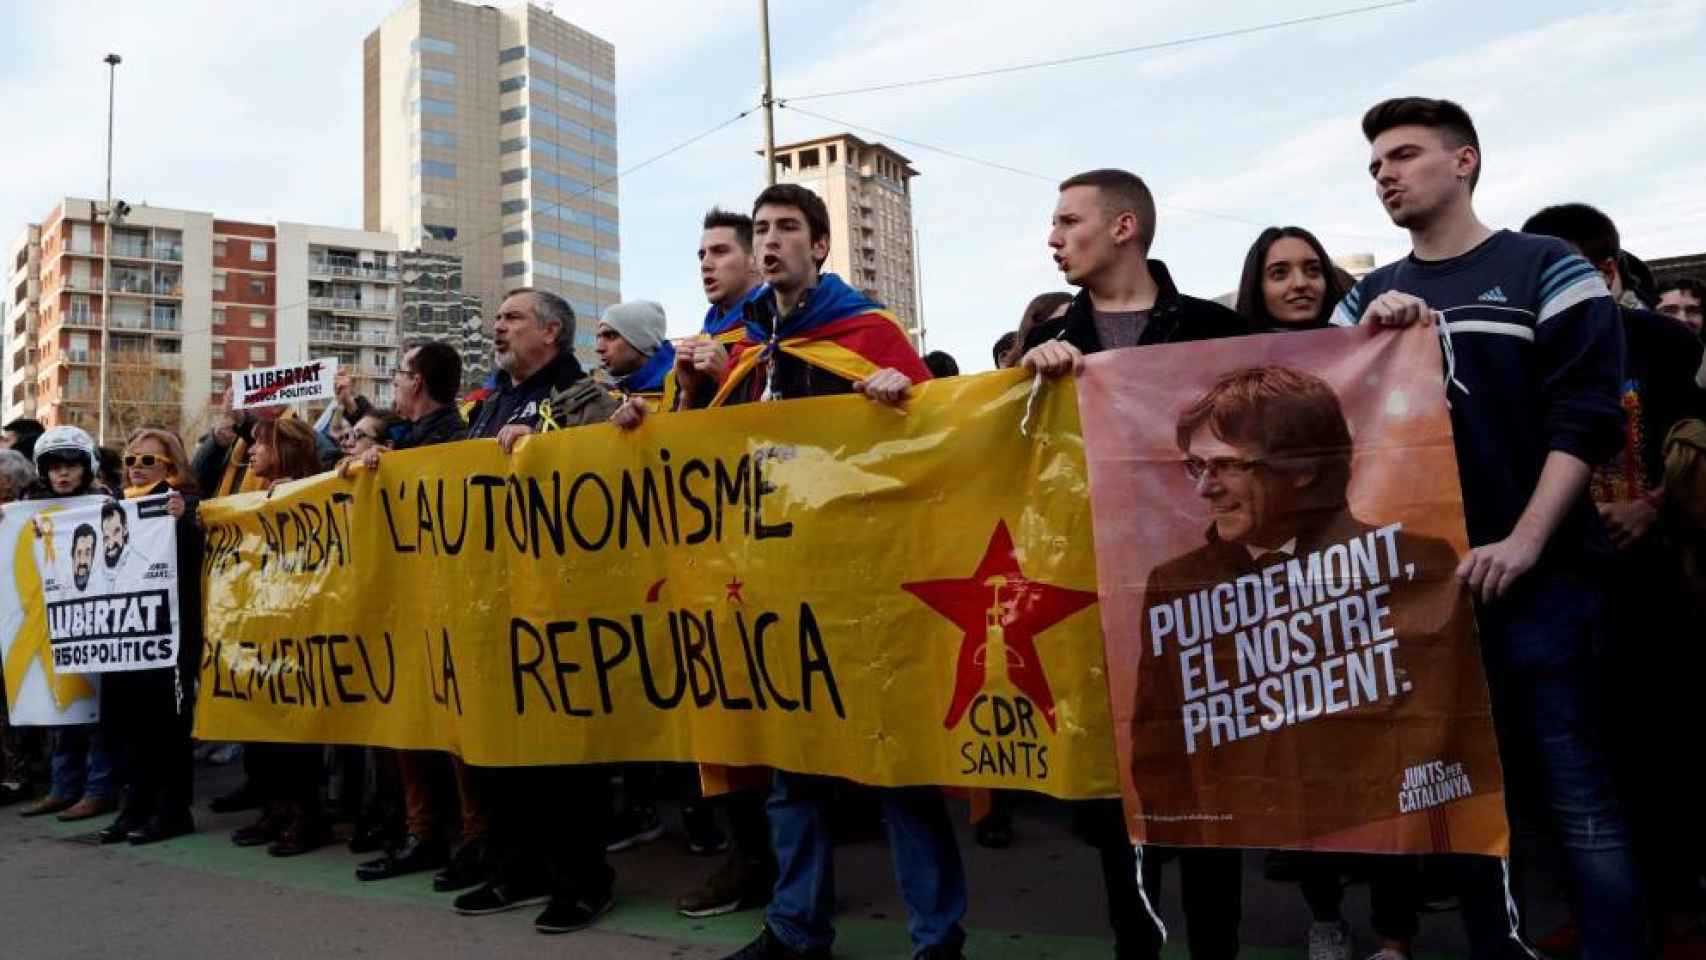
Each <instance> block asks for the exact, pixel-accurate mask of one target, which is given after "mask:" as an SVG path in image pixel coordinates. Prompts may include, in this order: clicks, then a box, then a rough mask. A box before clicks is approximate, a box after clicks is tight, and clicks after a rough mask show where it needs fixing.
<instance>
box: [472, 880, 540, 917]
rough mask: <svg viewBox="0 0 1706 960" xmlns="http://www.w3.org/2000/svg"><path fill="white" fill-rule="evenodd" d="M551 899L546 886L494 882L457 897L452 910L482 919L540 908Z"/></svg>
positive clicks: (488, 882)
mask: <svg viewBox="0 0 1706 960" xmlns="http://www.w3.org/2000/svg"><path fill="white" fill-rule="evenodd" d="M550 899H551V894H550V893H549V892H547V891H546V889H545V886H544V884H539V885H537V886H523V885H515V884H509V883H501V882H498V881H495V880H493V881H487V882H486V883H483V884H481V885H480V886H479V888H478V889H475V890H470V891H468V892H467V893H464V894H463V895H462V896H460V897H457V898H456V902H455V903H453V904H451V908H452V909H454V910H455V911H456V912H457V913H460V914H462V915H463V916H465V917H482V916H485V915H486V914H488V913H503V912H504V911H506V910H516V909H519V908H521V907H533V906H538V905H539V904H541V903H545V902H546V901H548V900H550Z"/></svg>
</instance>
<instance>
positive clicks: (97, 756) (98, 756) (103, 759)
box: [51, 725, 115, 800]
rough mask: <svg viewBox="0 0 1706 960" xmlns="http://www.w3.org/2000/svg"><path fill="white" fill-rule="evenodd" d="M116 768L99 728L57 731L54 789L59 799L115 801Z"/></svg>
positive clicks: (59, 729)
mask: <svg viewBox="0 0 1706 960" xmlns="http://www.w3.org/2000/svg"><path fill="white" fill-rule="evenodd" d="M112 773H113V769H112V764H111V763H109V762H108V760H107V744H106V737H104V736H102V735H101V732H100V730H99V728H97V727H95V726H93V725H88V726H76V727H56V728H54V731H53V789H52V791H51V792H52V794H53V795H54V796H56V797H65V798H66V799H69V800H77V799H79V798H81V797H85V796H87V797H94V798H96V799H99V800H110V799H112V797H113V792H114V786H115V785H114V784H113V782H112Z"/></svg>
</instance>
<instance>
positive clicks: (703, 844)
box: [681, 802, 729, 857]
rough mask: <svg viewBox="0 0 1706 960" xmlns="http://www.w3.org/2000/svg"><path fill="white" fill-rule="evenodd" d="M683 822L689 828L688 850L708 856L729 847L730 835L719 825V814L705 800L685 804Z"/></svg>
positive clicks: (697, 855) (682, 815)
mask: <svg viewBox="0 0 1706 960" xmlns="http://www.w3.org/2000/svg"><path fill="white" fill-rule="evenodd" d="M681 823H682V825H683V826H685V827H686V828H687V852H688V853H691V854H693V855H694V856H696V857H708V856H711V855H712V854H717V853H722V852H723V851H725V850H727V849H728V848H729V835H728V834H726V833H724V832H723V828H721V827H719V826H717V815H716V813H715V812H713V811H712V810H711V805H710V804H708V803H704V802H699V803H688V804H683V805H682V807H681Z"/></svg>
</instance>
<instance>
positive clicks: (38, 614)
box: [0, 497, 104, 727]
mask: <svg viewBox="0 0 1706 960" xmlns="http://www.w3.org/2000/svg"><path fill="white" fill-rule="evenodd" d="M102 502H104V498H101V497H77V498H73V499H67V500H35V501H30V502H24V503H8V504H6V505H5V506H4V507H0V584H3V586H0V665H3V668H4V669H3V672H4V673H5V676H6V690H5V695H6V709H7V712H8V714H9V717H8V719H9V721H10V722H11V723H12V724H14V725H16V726H27V727H29V726H34V727H51V726H62V725H67V724H87V723H94V722H95V721H97V720H99V719H100V702H101V695H100V694H101V688H100V678H99V677H93V676H77V675H73V674H70V673H67V672H65V671H62V670H59V669H57V668H56V667H55V666H54V658H53V646H52V644H51V642H50V641H49V637H48V630H47V606H46V602H45V599H44V597H43V589H42V577H41V573H40V569H39V563H38V559H37V558H38V557H39V556H40V555H41V553H42V549H43V547H44V543H43V541H42V540H41V534H42V532H43V531H44V530H49V529H51V528H50V527H46V526H44V525H41V524H38V523H36V520H37V518H38V517H41V518H49V517H53V516H59V515H62V513H63V512H64V511H66V510H68V509H73V508H76V507H77V506H79V505H81V504H83V503H93V504H95V505H96V509H97V510H98V509H99V505H100V504H101V503H102ZM45 546H46V547H47V549H48V551H49V552H53V551H54V549H55V548H56V546H57V545H55V544H51V543H49V544H45Z"/></svg>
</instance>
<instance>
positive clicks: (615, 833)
mask: <svg viewBox="0 0 1706 960" xmlns="http://www.w3.org/2000/svg"><path fill="white" fill-rule="evenodd" d="M661 836H663V821H662V820H659V819H658V812H657V810H655V809H653V808H651V807H629V808H628V809H626V810H623V811H622V812H621V813H618V814H617V815H616V816H615V817H614V818H612V819H611V821H610V833H609V835H608V839H607V840H606V841H605V843H604V852H605V853H616V852H618V851H621V850H626V849H628V848H629V847H637V846H639V845H640V844H642V843H651V842H652V841H653V840H656V839H657V838H659V837H661Z"/></svg>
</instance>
